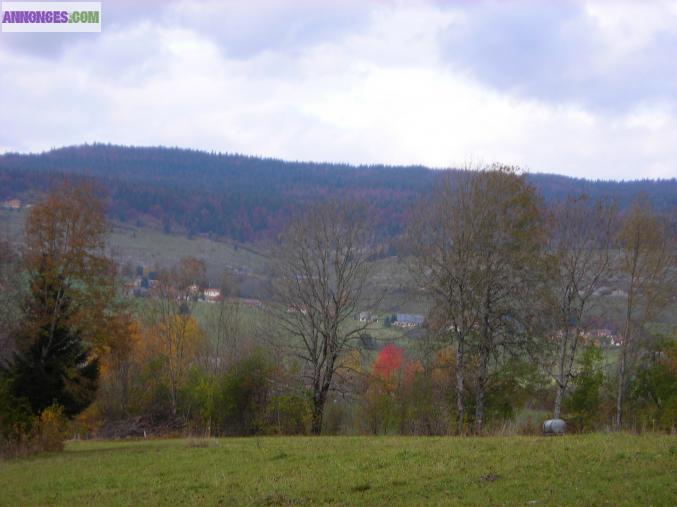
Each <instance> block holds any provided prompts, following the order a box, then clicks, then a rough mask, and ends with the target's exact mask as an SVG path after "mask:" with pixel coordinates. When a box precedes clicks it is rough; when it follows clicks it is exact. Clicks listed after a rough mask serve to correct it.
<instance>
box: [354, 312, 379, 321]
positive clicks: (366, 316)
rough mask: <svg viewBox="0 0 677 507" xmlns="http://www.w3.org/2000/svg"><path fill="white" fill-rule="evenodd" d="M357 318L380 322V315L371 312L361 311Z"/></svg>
mask: <svg viewBox="0 0 677 507" xmlns="http://www.w3.org/2000/svg"><path fill="white" fill-rule="evenodd" d="M357 320H359V321H360V322H378V317H377V316H376V315H374V314H373V313H371V312H360V313H359V314H358V316H357Z"/></svg>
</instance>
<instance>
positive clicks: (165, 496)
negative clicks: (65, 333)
mask: <svg viewBox="0 0 677 507" xmlns="http://www.w3.org/2000/svg"><path fill="white" fill-rule="evenodd" d="M675 478H677V438H676V437H674V436H665V435H644V436H635V435H628V434H613V435H604V434H596V435H585V436H566V437H553V438H546V437H484V438H452V437H439V438H436V437H422V438H413V437H409V438H406V437H316V438H313V437H266V438H232V439H212V440H189V439H182V440H149V441H114V442H112V441H108V442H106V441H90V442H85V441H81V442H70V443H68V444H67V447H66V451H65V452H64V453H62V454H54V455H44V456H39V457H34V458H27V459H20V460H15V461H9V462H4V463H0V484H1V485H2V493H1V494H0V504H1V505H12V506H14V505H168V504H172V505H299V504H300V505H307V504H336V505H422V504H436V505H442V504H444V505H586V506H588V505H614V506H616V505H655V506H658V505H666V506H671V505H677V482H676V481H675Z"/></svg>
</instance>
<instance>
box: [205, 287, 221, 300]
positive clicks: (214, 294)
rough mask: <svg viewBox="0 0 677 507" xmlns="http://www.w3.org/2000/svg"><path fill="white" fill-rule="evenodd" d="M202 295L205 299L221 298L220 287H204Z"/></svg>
mask: <svg viewBox="0 0 677 507" xmlns="http://www.w3.org/2000/svg"><path fill="white" fill-rule="evenodd" d="M204 297H205V300H206V301H218V300H219V299H221V290H220V289H205V291H204Z"/></svg>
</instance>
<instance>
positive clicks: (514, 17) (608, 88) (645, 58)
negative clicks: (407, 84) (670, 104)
mask: <svg viewBox="0 0 677 507" xmlns="http://www.w3.org/2000/svg"><path fill="white" fill-rule="evenodd" d="M639 6H640V7H641V8H643V9H644V10H645V12H647V13H651V12H654V13H655V16H654V20H655V19H656V18H658V17H660V16H662V14H661V12H660V5H659V4H654V5H652V4H651V3H649V2H646V3H642V4H639ZM464 14H465V21H464V22H462V23H459V24H457V25H454V26H453V27H451V28H449V29H448V30H447V31H445V32H444V33H443V34H442V35H441V44H442V47H443V50H442V52H443V55H444V57H445V58H446V59H447V61H449V62H451V63H452V64H453V65H455V66H456V67H458V68H463V69H465V70H468V71H470V72H471V73H472V74H473V75H474V76H476V77H477V78H478V79H480V80H482V81H483V82H486V83H488V84H490V85H491V86H493V87H495V88H498V89H502V90H505V91H508V92H510V93H516V94H519V95H521V96H525V97H534V98H538V99H543V100H547V101H551V102H554V103H558V102H563V101H568V102H576V103H580V104H582V105H583V106H586V107H592V108H603V109H606V110H624V109H627V108H628V107H630V106H632V105H633V104H636V103H638V102H643V101H673V100H675V97H677V58H675V55H677V12H674V23H672V24H671V23H670V22H669V19H668V20H667V21H668V22H667V23H665V24H664V25H663V24H658V26H656V27H655V28H654V29H651V28H650V27H647V28H649V33H648V34H647V35H646V40H644V41H642V43H641V44H637V45H636V46H635V47H632V46H630V47H624V45H625V44H626V43H627V41H626V40H623V37H624V35H625V36H627V35H628V34H627V33H626V34H624V33H623V30H619V31H618V32H619V33H618V34H617V37H616V38H614V39H611V40H609V39H608V38H606V37H605V34H604V29H603V26H600V23H599V22H600V21H602V22H604V21H605V19H604V18H605V17H607V18H608V19H609V20H613V14H612V13H609V14H605V13H604V12H603V13H602V16H601V20H600V19H598V18H595V17H593V16H591V15H590V13H589V12H586V6H585V5H584V4H582V3H580V2H572V1H562V2H538V3H536V2H533V1H526V2H515V1H507V2H500V3H498V2H478V3H477V4H475V5H470V6H467V8H466V9H465V10H464ZM633 21H634V22H635V23H636V24H637V27H638V28H640V29H641V27H642V21H643V20H642V19H636V20H633ZM626 31H627V30H626ZM629 35H632V34H629Z"/></svg>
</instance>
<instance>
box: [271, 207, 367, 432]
mask: <svg viewBox="0 0 677 507" xmlns="http://www.w3.org/2000/svg"><path fill="white" fill-rule="evenodd" d="M368 235H369V229H368V227H367V221H366V216H365V210H364V209H363V208H362V207H360V206H357V205H355V204H354V203H352V202H339V201H333V200H332V201H328V202H325V203H322V204H317V205H314V206H311V207H310V208H309V209H308V210H307V212H306V213H305V214H304V215H302V216H300V217H298V218H296V219H294V220H292V222H291V223H290V225H289V226H288V227H287V229H286V230H285V232H284V234H283V236H282V238H281V240H282V241H281V247H280V249H279V251H278V252H277V253H276V256H275V268H276V269H275V275H274V276H275V281H274V287H273V293H274V296H275V298H276V300H277V301H276V303H277V312H276V314H275V317H276V318H275V319H274V321H275V322H276V324H277V326H279V329H278V330H276V332H278V331H279V332H282V333H284V334H286V335H287V336H288V337H289V339H291V340H292V341H293V351H294V353H295V354H296V355H297V356H298V357H299V358H300V359H301V360H302V361H303V362H304V363H305V366H306V368H305V372H304V376H305V379H306V381H307V384H308V385H309V387H310V390H311V392H312V403H313V420H312V431H313V433H314V434H319V433H320V432H321V431H322V418H323V414H324V407H325V403H326V401H327V397H328V394H329V392H330V390H331V389H333V388H334V387H335V374H336V372H337V370H339V369H340V368H341V364H342V359H343V357H344V356H345V354H346V352H348V350H349V349H350V348H351V346H352V343H353V340H355V339H357V338H358V336H359V335H360V333H361V332H362V331H363V330H364V329H365V328H366V327H367V326H368V323H362V322H359V321H357V320H356V319H355V315H356V313H357V312H358V311H360V309H361V306H360V305H362V304H364V301H365V297H364V296H365V294H364V292H365V286H366V283H367V281H368V277H369V265H368V262H367V259H368V257H369V252H368V246H369V238H368Z"/></svg>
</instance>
